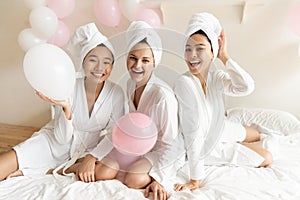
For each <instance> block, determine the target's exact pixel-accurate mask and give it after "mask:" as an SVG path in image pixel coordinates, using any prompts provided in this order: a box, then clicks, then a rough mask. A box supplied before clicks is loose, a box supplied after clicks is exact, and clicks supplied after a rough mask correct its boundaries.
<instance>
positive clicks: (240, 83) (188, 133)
mask: <svg viewBox="0 0 300 200" xmlns="http://www.w3.org/2000/svg"><path fill="white" fill-rule="evenodd" d="M253 90H254V81H253V79H252V78H251V76H250V75H249V74H248V73H247V72H246V71H244V70H243V69H242V68H241V67H240V66H239V65H238V64H237V63H235V62H234V61H233V60H231V59H230V60H228V62H227V64H226V68H225V70H217V69H216V68H215V66H214V65H212V66H211V68H210V70H209V73H208V78H207V88H206V91H207V93H206V95H205V94H204V92H203V89H202V86H201V83H200V81H199V80H198V79H197V78H196V77H195V76H194V75H193V74H192V73H190V72H189V71H188V72H186V73H184V74H183V75H181V76H180V78H179V79H178V80H177V81H176V83H175V86H174V92H175V95H176V97H177V99H178V102H179V118H180V124H181V126H180V128H181V131H182V133H183V136H184V140H185V141H184V143H185V148H186V151H187V157H188V165H189V175H190V179H194V180H201V179H203V178H204V176H205V173H204V162H206V161H208V163H210V164H212V163H213V161H216V159H218V161H216V162H215V163H218V164H219V163H220V162H221V161H220V160H222V159H223V163H224V162H231V163H234V164H243V162H241V161H240V160H241V159H239V158H240V157H241V156H238V157H239V158H238V161H237V160H235V161H232V159H233V158H232V157H235V158H236V156H234V155H233V154H234V153H235V151H233V150H231V151H230V150H229V149H228V148H235V146H236V145H239V144H237V143H235V142H232V145H231V146H230V147H228V148H227V150H226V151H225V150H224V151H223V150H220V147H221V146H220V143H222V144H223V142H226V139H224V138H226V137H223V136H222V134H223V133H222V132H223V127H224V123H227V122H226V119H225V111H224V102H223V95H224V94H225V95H230V96H245V95H248V94H250V93H251V92H252V91H253ZM237 126H238V127H241V125H239V124H238V125H237ZM226 127H229V126H226ZM239 130H241V129H240V128H239ZM233 131H234V130H233ZM226 132H228V130H226ZM229 132H230V131H229ZM227 138H228V137H227ZM223 139H224V140H223ZM240 146H243V145H240ZM222 147H224V146H222ZM238 148H242V149H243V150H242V152H245V151H246V153H247V154H248V153H249V151H250V150H249V151H248V149H247V148H246V147H245V148H246V150H245V149H244V147H238ZM215 149H218V152H215ZM244 150H245V151H244ZM228 151H230V152H231V154H230V155H226V156H225V157H226V158H224V157H223V158H222V153H224V152H225V153H227V154H229V153H228ZM250 152H253V154H254V156H252V157H251V160H252V161H253V162H254V164H255V165H256V164H257V163H258V162H259V164H260V163H261V161H262V160H261V159H262V158H261V157H260V156H259V155H258V154H257V153H255V152H254V151H252V150H251V151H250ZM211 155H213V156H211ZM223 156H224V155H223ZM249 156H250V155H249ZM253 157H254V159H252V158H253ZM204 158H205V159H204ZM244 161H245V160H244Z"/></svg>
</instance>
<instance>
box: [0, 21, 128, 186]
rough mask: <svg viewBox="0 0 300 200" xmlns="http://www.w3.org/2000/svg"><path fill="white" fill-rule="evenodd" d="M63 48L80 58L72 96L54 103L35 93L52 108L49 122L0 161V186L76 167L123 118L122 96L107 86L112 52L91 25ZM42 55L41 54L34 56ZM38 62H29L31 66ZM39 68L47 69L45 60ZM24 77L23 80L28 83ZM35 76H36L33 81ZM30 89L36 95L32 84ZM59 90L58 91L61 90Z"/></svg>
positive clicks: (107, 43)
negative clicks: (70, 163) (69, 165)
mask: <svg viewBox="0 0 300 200" xmlns="http://www.w3.org/2000/svg"><path fill="white" fill-rule="evenodd" d="M36 48H39V47H36ZM50 48H51V47H50ZM68 48H69V50H70V52H71V54H72V55H73V56H77V57H79V58H80V63H79V64H80V65H81V66H82V67H81V68H80V71H79V72H78V73H77V74H76V76H77V77H76V83H75V88H74V90H73V92H72V94H71V95H70V97H69V98H65V97H64V96H60V97H61V98H59V100H53V99H54V96H55V94H53V95H54V96H50V95H52V93H49V94H50V95H47V96H48V97H47V96H46V95H44V92H43V93H41V92H36V94H37V95H38V96H39V97H41V98H42V99H43V100H45V101H47V102H51V103H54V104H56V105H55V116H54V119H53V120H51V121H50V122H49V123H48V124H47V125H45V126H44V127H43V128H42V129H41V130H40V131H38V132H36V133H35V134H34V135H33V136H32V137H31V138H29V139H28V140H26V141H25V142H23V143H21V144H19V145H17V146H15V147H14V148H13V149H12V150H10V151H7V152H4V153H2V154H1V155H0V180H3V179H6V178H7V177H11V176H18V175H31V174H46V173H47V172H48V171H49V170H51V169H53V168H57V167H58V166H61V165H62V164H64V163H66V162H67V161H69V160H70V159H71V160H75V161H76V160H77V158H79V156H82V155H84V153H85V152H87V151H89V150H92V149H93V148H95V147H96V145H97V143H98V142H99V141H100V140H101V139H102V135H101V134H102V133H105V131H106V130H108V131H109V129H110V128H112V127H113V125H114V123H115V122H116V120H117V119H119V118H120V117H121V116H122V115H123V114H124V106H123V104H124V94H123V91H122V89H121V87H119V86H118V85H116V84H115V83H113V82H110V81H109V80H107V79H108V77H109V76H110V72H111V70H112V66H113V63H114V49H113V47H112V45H111V44H110V43H109V42H108V40H107V38H106V37H105V36H103V35H102V34H101V33H100V32H99V31H98V29H97V27H96V25H95V24H94V23H90V24H87V25H84V26H81V27H79V28H78V29H77V30H76V32H75V34H74V36H73V38H72V39H71V41H70V42H69V45H68ZM46 49H47V47H46ZM54 49H55V48H54ZM52 50H53V49H52ZM54 51H55V50H54ZM50 52H51V51H50ZM55 52H56V51H55ZM43 53H44V52H43V51H41V52H40V54H39V55H41V56H42V55H43ZM48 53H49V52H48ZM48 56H49V55H48ZM52 56H53V55H52ZM50 57H51V56H50ZM39 59H40V58H39V57H35V56H33V58H32V60H31V64H33V63H34V61H36V60H39ZM44 64H45V65H47V60H44ZM24 70H25V69H24ZM25 71H26V70H25ZM58 71H60V70H58ZM58 71H57V72H58ZM27 72H28V71H27ZM44 73H45V72H44ZM25 74H26V73H25ZM28 74H30V73H27V75H26V78H29V77H30V78H32V77H31V76H30V75H29V76H28ZM52 75H53V74H52ZM39 76H41V74H37V76H34V77H39ZM48 76H51V74H48ZM44 78H45V79H46V78H47V76H44ZM33 79H34V78H33ZM40 81H41V80H40ZM29 82H30V81H29ZM30 83H31V85H32V86H33V87H34V88H35V89H37V88H36V86H37V85H38V84H37V85H34V84H32V82H30ZM47 87H51V85H50V86H49V85H47ZM63 87H64V85H61V89H62V90H63ZM41 89H45V88H41ZM50 89H51V88H50ZM56 89H57V90H60V88H56ZM45 91H47V90H45ZM52 98H53V99H52Z"/></svg>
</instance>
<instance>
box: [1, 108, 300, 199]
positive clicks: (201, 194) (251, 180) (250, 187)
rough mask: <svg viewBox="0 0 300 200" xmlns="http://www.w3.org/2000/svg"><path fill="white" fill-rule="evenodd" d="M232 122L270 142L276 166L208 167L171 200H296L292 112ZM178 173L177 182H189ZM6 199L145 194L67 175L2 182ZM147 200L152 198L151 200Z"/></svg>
mask: <svg viewBox="0 0 300 200" xmlns="http://www.w3.org/2000/svg"><path fill="white" fill-rule="evenodd" d="M227 116H228V118H229V119H230V120H233V121H240V122H242V123H244V124H247V125H251V126H255V127H256V128H258V129H260V131H261V132H262V134H264V135H265V137H264V138H268V140H265V142H266V141H268V143H267V147H268V149H269V150H270V151H271V152H272V153H273V156H274V161H273V163H272V164H271V166H269V167H267V168H252V167H237V166H231V165H220V166H216V165H214V166H206V174H207V177H206V179H205V182H206V184H205V186H204V187H203V188H201V189H199V190H196V191H193V192H191V191H182V192H173V191H171V192H170V198H169V199H171V200H172V199H173V200H175V199H188V200H190V199H201V200H235V199H236V200H237V199H238V200H254V199H263V200H267V199H270V200H299V199H300V156H299V155H300V122H299V120H298V119H297V118H296V117H294V116H293V115H291V114H290V113H287V112H283V111H278V110H267V109H258V108H255V109H251V108H233V109H229V110H228V112H227ZM187 179H188V178H187V177H186V176H185V175H184V174H183V173H182V171H179V172H178V175H177V180H176V181H187ZM8 199H13V200H15V199H23V200H25V199H30V200H31V199H51V200H52V199H72V200H73V199H84V200H89V199H114V200H115V199H122V200H123V199H128V200H135V199H136V200H141V199H146V198H145V197H144V196H143V190H134V189H129V188H127V187H126V186H125V185H123V184H122V183H121V182H119V181H117V180H110V181H99V182H94V183H84V182H80V181H75V180H74V178H73V177H65V176H59V175H58V176H53V175H44V176H32V177H15V178H11V179H8V180H5V181H2V182H0V200H8ZM150 199H152V197H151V196H150Z"/></svg>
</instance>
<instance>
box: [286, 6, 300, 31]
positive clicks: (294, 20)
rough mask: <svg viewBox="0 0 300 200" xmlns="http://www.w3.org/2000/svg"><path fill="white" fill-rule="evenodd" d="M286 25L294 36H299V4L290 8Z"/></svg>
mask: <svg viewBox="0 0 300 200" xmlns="http://www.w3.org/2000/svg"><path fill="white" fill-rule="evenodd" d="M288 25H289V27H290V29H291V30H292V31H293V32H294V33H295V34H296V35H298V36H300V3H299V4H296V5H295V6H294V7H292V9H291V11H290V13H289V15H288Z"/></svg>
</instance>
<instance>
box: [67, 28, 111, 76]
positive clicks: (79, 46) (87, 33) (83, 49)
mask: <svg viewBox="0 0 300 200" xmlns="http://www.w3.org/2000/svg"><path fill="white" fill-rule="evenodd" d="M100 44H103V45H105V46H106V47H107V48H108V49H109V50H110V51H111V53H112V55H113V57H115V56H114V54H115V51H114V48H113V46H112V44H111V43H110V42H109V41H108V39H107V37H105V36H104V35H103V34H102V33H101V32H100V31H99V30H98V28H97V26H96V24H95V23H88V24H85V25H83V26H80V27H78V28H77V29H76V30H75V33H74V35H73V36H72V38H71V39H70V41H69V43H68V45H67V50H68V51H69V52H70V53H71V55H72V57H73V59H79V60H76V63H75V65H76V66H77V67H80V68H79V71H82V63H83V60H84V58H85V56H86V55H87V54H88V53H89V52H90V51H91V50H92V49H93V48H95V47H96V46H97V45H100Z"/></svg>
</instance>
